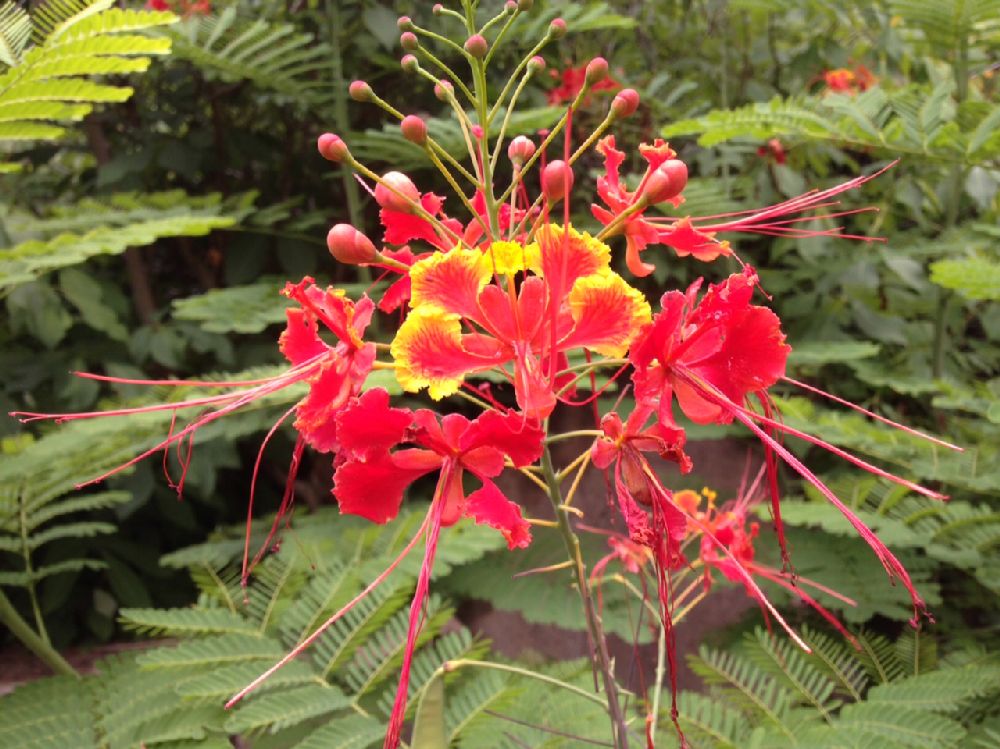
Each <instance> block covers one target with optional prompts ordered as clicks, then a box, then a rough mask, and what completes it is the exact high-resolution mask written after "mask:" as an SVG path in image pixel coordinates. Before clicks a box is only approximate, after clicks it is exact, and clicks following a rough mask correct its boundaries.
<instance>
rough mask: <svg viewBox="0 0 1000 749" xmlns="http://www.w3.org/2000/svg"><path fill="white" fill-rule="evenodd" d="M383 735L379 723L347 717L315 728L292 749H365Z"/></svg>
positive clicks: (363, 718) (382, 727) (363, 716)
mask: <svg viewBox="0 0 1000 749" xmlns="http://www.w3.org/2000/svg"><path fill="white" fill-rule="evenodd" d="M384 735H385V727H384V726H383V725H382V724H381V723H380V722H378V721H376V720H374V719H372V718H369V717H368V716H365V715H349V716H348V717H346V718H336V719H334V720H332V721H330V722H329V723H327V724H326V725H324V726H322V727H321V728H317V729H316V730H315V731H313V732H312V733H311V734H309V735H308V736H307V737H306V738H305V739H303V740H302V741H301V742H299V743H298V744H296V745H295V746H294V747H293V748H292V749H365V747H368V746H371V745H372V744H374V743H375V742H376V741H379V742H380V741H381V740H382V737H383V736H384Z"/></svg>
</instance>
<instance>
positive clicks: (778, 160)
mask: <svg viewBox="0 0 1000 749" xmlns="http://www.w3.org/2000/svg"><path fill="white" fill-rule="evenodd" d="M757 155H758V156H760V157H762V158H766V159H769V160H772V161H774V163H775V164H784V163H785V162H786V161H788V155H787V154H786V153H785V147H784V146H783V145H782V143H781V141H780V140H778V139H777V138H771V140H769V141H768V142H767V144H765V145H763V146H761V147H760V148H758V149H757Z"/></svg>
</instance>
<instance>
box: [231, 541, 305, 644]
mask: <svg viewBox="0 0 1000 749" xmlns="http://www.w3.org/2000/svg"><path fill="white" fill-rule="evenodd" d="M304 583H305V571H304V570H303V569H302V568H301V567H300V566H298V565H296V564H294V563H292V562H289V561H287V560H286V559H285V558H284V557H282V556H277V555H274V556H270V557H267V558H266V559H264V560H263V561H262V562H261V563H260V564H258V565H257V568H256V569H255V570H254V571H253V577H252V579H251V582H250V584H249V585H248V586H247V589H246V591H245V593H244V610H245V613H246V615H247V616H248V617H249V618H250V619H251V620H252V621H253V622H255V623H256V625H257V630H258V631H259V632H266V631H268V630H270V629H271V628H273V627H274V626H275V621H276V619H277V618H278V617H279V616H280V614H281V612H282V611H283V610H284V609H285V608H287V607H288V606H289V605H291V602H292V599H294V597H295V595H296V593H297V592H298V591H299V590H300V589H301V588H302V585H303V584H304ZM234 592H235V591H234Z"/></svg>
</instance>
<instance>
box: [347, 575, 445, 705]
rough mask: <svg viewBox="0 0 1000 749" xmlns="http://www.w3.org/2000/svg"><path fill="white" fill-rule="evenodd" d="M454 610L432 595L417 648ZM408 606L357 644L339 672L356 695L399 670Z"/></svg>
mask: <svg viewBox="0 0 1000 749" xmlns="http://www.w3.org/2000/svg"><path fill="white" fill-rule="evenodd" d="M454 614H455V610H454V609H453V608H451V607H449V606H446V605H445V604H444V601H442V600H441V598H440V597H439V596H436V595H431V596H430V598H429V599H428V600H427V601H426V603H425V605H424V621H423V626H422V627H421V628H420V632H419V634H418V635H417V640H416V643H415V644H414V647H415V648H419V647H421V646H422V645H423V644H424V643H426V642H427V641H428V640H430V639H431V638H432V637H434V636H436V635H437V634H438V633H439V632H440V631H441V627H443V626H444V625H445V623H446V622H447V621H448V620H449V619H451V618H452V616H454ZM409 620H410V612H409V609H408V608H404V609H403V610H402V611H398V612H396V614H395V616H393V617H392V618H391V619H389V620H388V621H386V622H385V623H384V624H383V625H382V626H381V627H379V628H378V629H377V630H376V631H374V632H372V634H371V636H370V637H369V638H368V639H367V640H366V642H365V644H364V647H361V648H358V649H357V651H356V652H355V653H354V657H353V658H351V660H350V661H349V662H347V663H345V664H344V666H343V667H342V668H340V669H338V671H337V672H336V674H335V676H336V678H337V679H338V680H340V681H343V682H344V683H345V684H346V685H347V687H348V688H349V689H350V691H351V694H353V695H355V698H358V697H362V696H364V695H366V694H368V693H369V692H370V691H371V690H372V689H374V688H375V687H377V686H378V685H379V684H381V683H382V682H383V681H384V680H385V679H388V678H390V677H391V676H393V675H395V674H396V673H398V671H399V667H400V665H401V664H402V662H403V650H404V648H405V646H406V633H407V629H408V627H409Z"/></svg>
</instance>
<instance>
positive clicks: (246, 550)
mask: <svg viewBox="0 0 1000 749" xmlns="http://www.w3.org/2000/svg"><path fill="white" fill-rule="evenodd" d="M296 407H297V406H292V407H291V408H290V409H288V410H287V411H285V413H283V414H282V415H281V418H279V419H278V420H277V421H276V422H274V425H273V426H272V427H271V429H270V430H269V431H268V433H267V434H266V435H265V436H264V439H263V440H262V441H261V443H260V448H259V449H258V450H257V459H256V460H255V461H254V464H253V473H252V474H251V476H250V498H249V500H248V501H247V530H246V539H245V541H244V542H243V569H242V571H241V573H240V584H241V585H242V586H243V587H244V588H246V586H247V578H249V576H250V570H249V569H248V568H247V562H248V560H249V557H250V530H251V528H252V526H253V500H254V497H255V496H256V494H257V476H258V474H259V473H260V464H261V462H262V461H263V459H264V449H265V448H266V447H267V444H268V442H270V441H271V437H273V436H274V433H275V432H277V431H278V427H280V426H281V425H282V424H283V423H284V421H285V419H287V418H288V417H289V416H291V415H292V413H293V412H294V411H295V409H296ZM299 441H301V437H300V438H299ZM296 446H298V444H297V443H296Z"/></svg>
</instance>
